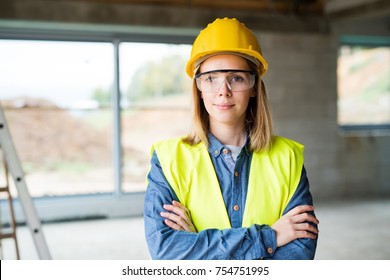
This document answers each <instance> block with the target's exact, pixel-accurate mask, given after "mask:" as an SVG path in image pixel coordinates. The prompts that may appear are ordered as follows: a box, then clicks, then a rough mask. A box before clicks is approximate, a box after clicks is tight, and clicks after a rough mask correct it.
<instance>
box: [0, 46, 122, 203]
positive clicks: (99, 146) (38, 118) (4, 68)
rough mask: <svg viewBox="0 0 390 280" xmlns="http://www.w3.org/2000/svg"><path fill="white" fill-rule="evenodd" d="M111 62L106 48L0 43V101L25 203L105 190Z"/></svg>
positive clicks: (109, 185) (109, 182) (109, 186)
mask: <svg viewBox="0 0 390 280" xmlns="http://www.w3.org/2000/svg"><path fill="white" fill-rule="evenodd" d="M113 58H114V54H113V45H112V44H110V43H86V42H58V41H55V42H54V41H22V40H20V41H18V40H0V61H1V67H0V77H1V79H0V98H1V101H2V106H3V108H4V110H5V115H6V118H7V120H8V125H9V128H10V131H11V134H12V137H13V140H14V144H15V147H16V149H17V152H18V155H19V158H20V160H21V163H22V167H23V169H24V170H25V173H26V181H27V185H28V187H29V190H30V193H31V195H32V196H48V195H69V194H86V193H96V192H112V191H113V170H112V164H111V162H112V161H111V139H112V111H111V109H110V107H108V105H109V104H110V99H111V88H112V84H113V72H114V71H113V69H114V64H113V61H114V60H113ZM102 96H103V97H104V98H102Z"/></svg>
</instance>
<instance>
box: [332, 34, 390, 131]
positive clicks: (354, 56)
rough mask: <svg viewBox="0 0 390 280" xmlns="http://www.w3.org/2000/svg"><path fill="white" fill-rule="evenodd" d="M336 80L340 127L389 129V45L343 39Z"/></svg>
mask: <svg viewBox="0 0 390 280" xmlns="http://www.w3.org/2000/svg"><path fill="white" fill-rule="evenodd" d="M380 43H382V44H380ZM337 77H338V123H339V125H340V126H341V128H343V129H344V130H346V131H372V130H383V129H385V130H388V129H389V128H390V42H386V41H385V40H379V41H378V40H373V39H372V38H371V39H370V38H365V39H364V40H363V39H362V38H358V39H356V38H344V40H343V41H342V45H341V46H340V49H339V58H338V69H337Z"/></svg>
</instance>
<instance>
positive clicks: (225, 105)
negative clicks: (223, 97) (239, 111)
mask: <svg viewBox="0 0 390 280" xmlns="http://www.w3.org/2000/svg"><path fill="white" fill-rule="evenodd" d="M214 106H216V107H217V108H218V109H219V110H222V111H226V110H229V109H231V108H232V107H233V106H234V104H214Z"/></svg>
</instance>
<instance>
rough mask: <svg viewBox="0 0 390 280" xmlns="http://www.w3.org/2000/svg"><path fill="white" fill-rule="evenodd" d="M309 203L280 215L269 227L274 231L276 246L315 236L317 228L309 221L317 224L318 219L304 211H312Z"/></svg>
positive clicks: (312, 208)
mask: <svg viewBox="0 0 390 280" xmlns="http://www.w3.org/2000/svg"><path fill="white" fill-rule="evenodd" d="M313 210H314V207H313V206H311V205H300V206H297V207H295V208H293V209H291V210H290V211H289V212H287V213H286V214H285V215H284V216H282V217H281V218H280V219H279V220H277V221H276V222H275V223H274V224H273V225H272V226H271V228H272V229H273V230H275V232H276V246H277V247H280V246H283V245H285V244H287V243H289V242H291V241H293V240H295V239H298V238H311V239H315V238H317V234H318V232H319V231H318V229H317V228H316V227H314V226H313V225H311V224H310V223H309V222H312V223H314V224H316V225H317V224H318V223H319V221H318V220H317V218H316V217H314V216H313V215H310V214H308V213H306V212H310V211H313Z"/></svg>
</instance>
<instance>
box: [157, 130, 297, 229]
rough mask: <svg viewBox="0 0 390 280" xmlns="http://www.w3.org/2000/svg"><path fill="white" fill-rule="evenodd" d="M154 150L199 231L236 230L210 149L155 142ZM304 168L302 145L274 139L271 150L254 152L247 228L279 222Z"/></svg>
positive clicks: (245, 223) (178, 143) (249, 186)
mask: <svg viewBox="0 0 390 280" xmlns="http://www.w3.org/2000/svg"><path fill="white" fill-rule="evenodd" d="M153 150H155V151H156V153H157V156H158V159H159V161H160V164H161V167H162V170H163V172H164V175H165V177H166V179H167V181H168V183H169V184H170V186H171V187H172V189H173V190H174V192H175V193H176V195H177V197H178V199H179V201H180V202H181V203H182V204H183V205H184V206H185V207H186V208H187V209H188V210H189V211H190V213H191V218H192V221H193V223H194V225H195V227H196V229H197V230H198V231H201V230H204V229H210V228H217V229H224V228H231V224H230V220H229V217H228V214H227V211H226V206H225V203H224V200H223V196H222V192H221V188H220V186H219V183H218V179H217V176H216V174H215V170H214V166H213V163H212V161H211V159H210V155H209V153H208V150H207V147H206V146H205V145H204V144H203V143H199V144H197V145H195V146H190V145H188V144H186V143H184V142H183V141H182V140H181V138H175V139H170V140H165V141H161V142H158V143H156V144H154V146H153V148H152V152H153ZM302 167H303V146H302V145H301V144H299V143H297V142H294V141H292V140H289V139H286V138H282V137H278V136H275V137H274V141H273V143H272V149H271V150H270V151H261V152H254V153H253V157H252V162H251V167H250V173H249V181H248V192H247V198H246V203H245V210H244V216H243V223H242V226H243V227H249V226H251V225H253V224H259V225H262V224H267V225H272V224H273V223H274V222H275V221H277V220H278V219H279V218H280V217H281V216H282V214H283V211H284V209H285V208H286V206H287V204H288V202H289V201H290V199H291V197H292V195H293V194H294V192H295V190H296V188H297V187H298V184H299V181H300V177H301V172H302Z"/></svg>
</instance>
